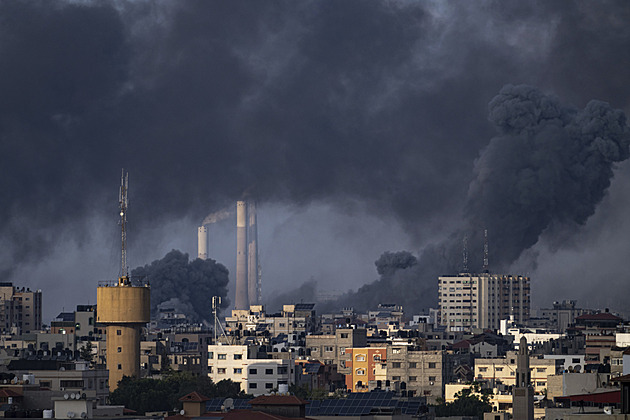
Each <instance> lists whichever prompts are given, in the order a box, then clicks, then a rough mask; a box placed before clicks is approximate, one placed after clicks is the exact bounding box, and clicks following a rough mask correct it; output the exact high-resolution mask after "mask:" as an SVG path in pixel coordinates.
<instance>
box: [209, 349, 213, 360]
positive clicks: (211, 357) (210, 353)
mask: <svg viewBox="0 0 630 420" xmlns="http://www.w3.org/2000/svg"><path fill="white" fill-rule="evenodd" d="M208 359H214V352H213V351H209V352H208Z"/></svg>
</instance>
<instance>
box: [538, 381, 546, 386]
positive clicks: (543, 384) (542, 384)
mask: <svg viewBox="0 0 630 420" xmlns="http://www.w3.org/2000/svg"><path fill="white" fill-rule="evenodd" d="M536 386H545V383H544V382H536Z"/></svg>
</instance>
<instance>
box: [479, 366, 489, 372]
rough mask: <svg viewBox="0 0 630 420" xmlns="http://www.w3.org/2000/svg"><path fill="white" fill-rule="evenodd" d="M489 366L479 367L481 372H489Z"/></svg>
mask: <svg viewBox="0 0 630 420" xmlns="http://www.w3.org/2000/svg"><path fill="white" fill-rule="evenodd" d="M487 371H488V368H487V367H480V368H479V372H487Z"/></svg>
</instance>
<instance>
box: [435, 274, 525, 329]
mask: <svg viewBox="0 0 630 420" xmlns="http://www.w3.org/2000/svg"><path fill="white" fill-rule="evenodd" d="M438 297H439V305H440V325H444V326H446V327H447V328H448V329H449V330H450V331H470V330H472V329H473V328H481V329H487V328H489V329H493V330H498V329H499V327H500V321H501V320H502V319H509V318H510V317H511V316H512V317H514V321H515V322H517V323H519V324H525V323H526V322H527V321H528V320H529V314H530V279H529V277H524V276H511V275H502V274H489V273H481V274H468V273H463V274H458V275H455V276H442V277H439V279H438Z"/></svg>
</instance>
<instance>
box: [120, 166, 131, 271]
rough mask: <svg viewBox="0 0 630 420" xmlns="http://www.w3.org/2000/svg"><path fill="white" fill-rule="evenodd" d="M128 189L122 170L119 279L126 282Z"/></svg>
mask: <svg viewBox="0 0 630 420" xmlns="http://www.w3.org/2000/svg"><path fill="white" fill-rule="evenodd" d="M128 189H129V173H128V172H127V173H125V170H124V169H123V170H122V174H121V176H120V193H119V194H118V204H119V205H120V227H121V240H122V246H121V254H120V257H121V258H120V279H121V282H126V281H127V280H128V279H129V268H128V267H127V207H128V206H129V201H128V200H127V190H128Z"/></svg>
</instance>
